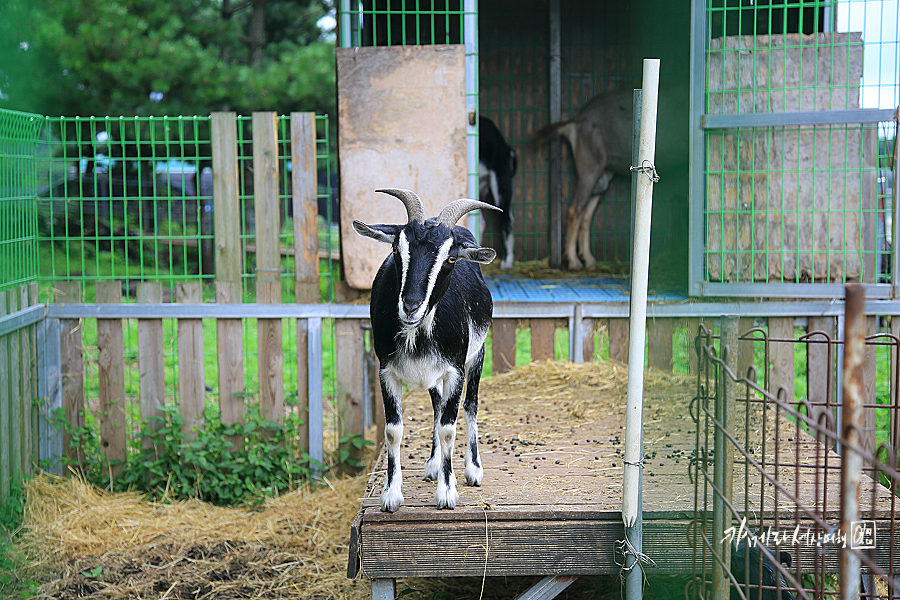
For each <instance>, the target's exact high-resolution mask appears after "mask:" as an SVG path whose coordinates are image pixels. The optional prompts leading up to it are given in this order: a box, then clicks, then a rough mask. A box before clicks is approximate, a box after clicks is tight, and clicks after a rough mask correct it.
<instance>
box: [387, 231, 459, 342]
mask: <svg viewBox="0 0 900 600" xmlns="http://www.w3.org/2000/svg"><path fill="white" fill-rule="evenodd" d="M452 246H453V238H452V237H448V238H447V239H446V240H444V242H443V243H442V244H441V246H440V248H438V251H437V255H436V256H434V262H433V263H432V265H431V269H430V271H429V273H428V282H427V287H426V289H425V298H424V299H423V300H422V304H420V305H419V307H418V308H417V309H416V310H415V311H414V312H413V313H412V314H411V315H408V317H407V319H404V315H405V314H406V313H405V311H404V309H403V296H404V293H405V291H406V284H407V279H408V278H409V271H410V260H411V258H412V254H411V252H410V247H409V240H408V239H407V237H406V232H405V231H401V232H400V236H399V238H398V241H397V249H398V250H399V252H400V263H401V267H402V270H401V280H400V294H399V296H398V298H397V312H398V314H399V315H400V320H401V322H403V321H406V320H408V321H410V322H414V323H416V327H418V325H419V324H421V321H422V319H424V318H425V313H426V312H427V311H428V305H429V303H430V300H431V294H432V292H433V291H434V286H435V285H436V284H437V278H438V275H439V274H440V272H441V267H442V266H443V265H444V261H446V260H447V258H448V257H449V256H450V248H451V247H452ZM429 257H430V254H429ZM417 258H418V259H419V260H422V259H423V258H424V256H421V255H420V256H417Z"/></svg>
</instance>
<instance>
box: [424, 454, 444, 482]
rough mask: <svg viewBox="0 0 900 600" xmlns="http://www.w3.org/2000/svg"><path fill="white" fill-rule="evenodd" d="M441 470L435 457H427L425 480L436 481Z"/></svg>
mask: <svg viewBox="0 0 900 600" xmlns="http://www.w3.org/2000/svg"><path fill="white" fill-rule="evenodd" d="M440 472H441V465H440V462H439V461H438V460H437V459H433V458H429V459H428V460H426V461H425V481H436V480H437V478H438V475H439V474H440Z"/></svg>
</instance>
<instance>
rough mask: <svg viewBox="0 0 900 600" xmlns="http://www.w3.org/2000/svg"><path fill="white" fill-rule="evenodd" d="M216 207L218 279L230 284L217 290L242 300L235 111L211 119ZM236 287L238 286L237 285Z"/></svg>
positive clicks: (234, 299) (232, 299)
mask: <svg viewBox="0 0 900 600" xmlns="http://www.w3.org/2000/svg"><path fill="white" fill-rule="evenodd" d="M211 135H212V165H213V203H214V206H215V210H214V211H213V214H214V219H215V240H216V243H215V250H216V281H217V283H219V284H226V283H227V284H229V286H230V287H229V288H228V289H223V290H222V291H221V292H219V290H217V293H222V294H226V293H227V294H228V295H229V296H228V300H229V301H230V302H240V283H241V240H240V233H241V229H240V228H241V210H240V204H239V202H238V187H239V183H238V163H237V121H236V117H235V114H234V113H232V112H214V113H213V114H212V120H211ZM235 287H236V289H234V288H235Z"/></svg>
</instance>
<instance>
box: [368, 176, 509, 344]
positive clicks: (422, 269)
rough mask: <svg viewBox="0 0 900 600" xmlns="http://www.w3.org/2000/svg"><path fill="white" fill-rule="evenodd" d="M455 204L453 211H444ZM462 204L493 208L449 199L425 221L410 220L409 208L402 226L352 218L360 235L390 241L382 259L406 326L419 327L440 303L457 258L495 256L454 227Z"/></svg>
mask: <svg viewBox="0 0 900 600" xmlns="http://www.w3.org/2000/svg"><path fill="white" fill-rule="evenodd" d="M397 191H398V192H399V191H406V190H397ZM387 192H388V193H389V191H387ZM409 193H410V194H412V192H409ZM460 203H463V204H460ZM454 205H455V209H454V210H453V211H451V213H452V214H445V213H447V211H448V209H450V208H451V207H454ZM463 208H466V209H468V210H474V209H477V208H490V209H495V207H493V206H490V205H486V204H483V203H481V202H476V201H474V200H460V201H457V202H454V203H451V204H450V205H449V206H448V207H447V208H446V209H444V211H442V212H441V214H440V215H438V216H437V217H434V218H431V219H428V220H427V221H421V220H419V219H416V218H413V213H412V212H411V213H410V220H409V223H407V224H406V225H366V224H365V223H362V222H360V221H354V222H353V228H354V229H355V230H356V232H357V233H358V234H359V235H362V236H365V237H368V238H372V239H374V240H377V241H380V242H385V243H388V244H391V247H392V253H391V255H390V256H389V257H388V258H387V260H386V261H385V262H386V264H388V265H390V266H391V267H393V269H394V270H395V275H396V281H398V282H399V290H398V294H397V296H398V298H397V315H398V317H399V320H400V323H401V324H402V325H403V326H404V327H407V328H414V327H418V326H419V325H421V324H422V322H423V321H424V320H425V317H426V316H427V315H428V314H429V313H430V312H431V311H432V310H433V309H434V307H435V306H436V305H437V304H438V302H440V301H441V298H442V297H443V295H444V292H446V291H447V287H448V286H449V285H450V275H451V273H452V272H453V268H454V264H455V263H456V262H457V261H459V260H465V261H470V262H476V263H480V264H488V263H490V262H491V261H492V260H494V258H495V257H496V255H497V253H496V251H495V250H493V249H491V248H483V247H481V246H479V245H478V244H477V243H475V239H474V238H473V237H472V234H471V233H469V231H468V230H466V229H464V228H462V227H457V226H454V224H455V222H456V220H458V219H459V218H460V217H461V216H462V214H465V212H467V211H463V212H462V213H461V214H457V213H459V212H460V210H462V209H463Z"/></svg>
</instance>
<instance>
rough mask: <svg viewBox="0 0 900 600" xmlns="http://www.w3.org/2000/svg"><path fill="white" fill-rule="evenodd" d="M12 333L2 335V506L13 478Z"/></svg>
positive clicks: (0, 300)
mask: <svg viewBox="0 0 900 600" xmlns="http://www.w3.org/2000/svg"><path fill="white" fill-rule="evenodd" d="M6 296H7V292H0V317H2V316H6V315H8V314H9V311H8V309H7V307H6V305H7V300H6ZM10 337H12V336H11V335H5V336H3V337H0V506H6V502H7V501H8V500H9V488H10V483H11V478H12V469H11V467H12V464H11V456H12V449H11V448H10V443H11V441H12V436H11V435H10V429H11V428H12V423H11V422H10V421H11V412H12V407H11V406H10V404H11V398H10V393H9V369H10V355H9V343H10V340H9V338H10Z"/></svg>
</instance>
